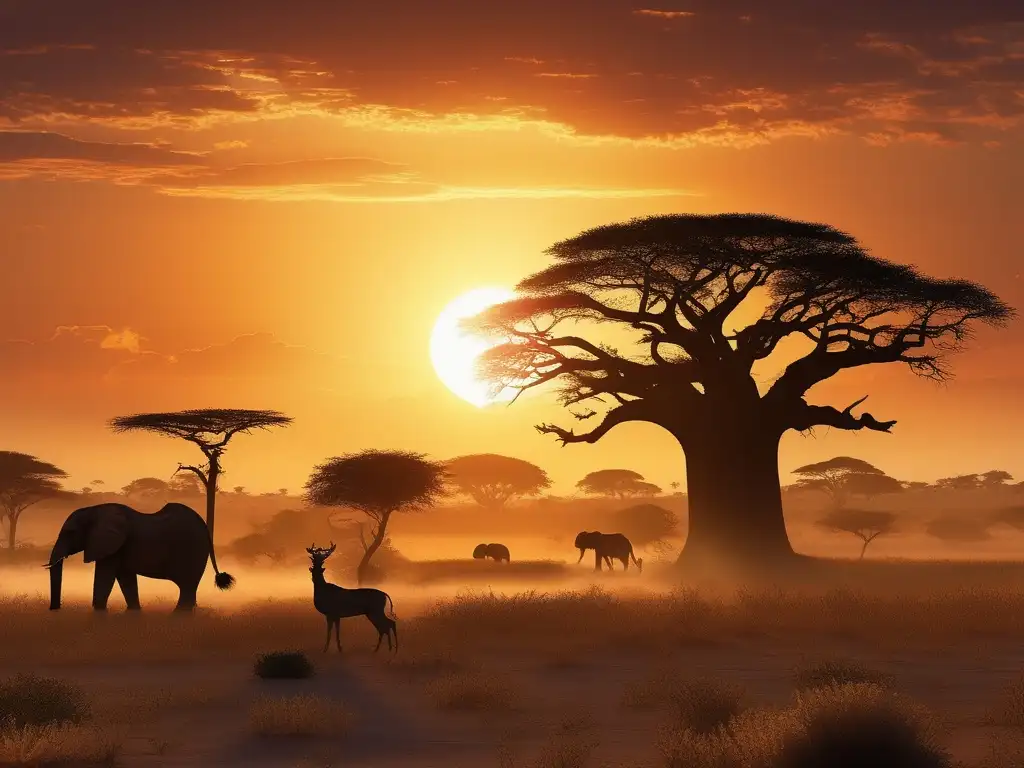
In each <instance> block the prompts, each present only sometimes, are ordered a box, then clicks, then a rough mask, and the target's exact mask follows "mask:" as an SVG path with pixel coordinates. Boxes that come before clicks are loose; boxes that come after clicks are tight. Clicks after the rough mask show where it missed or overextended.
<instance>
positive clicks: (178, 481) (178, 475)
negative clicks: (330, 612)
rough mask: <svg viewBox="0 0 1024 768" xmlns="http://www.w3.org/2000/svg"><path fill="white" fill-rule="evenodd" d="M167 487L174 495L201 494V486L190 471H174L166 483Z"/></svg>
mask: <svg viewBox="0 0 1024 768" xmlns="http://www.w3.org/2000/svg"><path fill="white" fill-rule="evenodd" d="M167 489H168V491H169V492H170V493H172V494H174V495H175V496H202V495H203V490H204V489H203V486H202V484H201V483H200V482H199V478H198V477H196V476H195V475H193V474H192V473H188V474H185V473H182V472H175V474H174V476H173V477H171V479H170V481H169V482H168V483H167Z"/></svg>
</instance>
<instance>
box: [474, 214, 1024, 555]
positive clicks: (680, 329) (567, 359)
mask: <svg viewBox="0 0 1024 768" xmlns="http://www.w3.org/2000/svg"><path fill="white" fill-rule="evenodd" d="M547 253H548V255H550V256H552V257H553V258H554V261H555V263H554V264H553V265H551V266H549V267H548V268H546V269H544V270H542V271H540V272H538V273H536V274H534V275H532V276H530V277H527V278H526V279H524V280H523V281H522V282H520V283H519V285H518V286H517V289H516V290H517V293H518V297H517V298H515V299H513V300H511V301H508V302H505V303H503V304H499V305H496V306H494V307H492V308H490V309H488V310H486V311H485V312H484V313H482V314H481V315H479V316H477V317H476V318H472V319H469V320H467V321H466V324H467V325H468V326H469V327H472V328H474V329H475V330H477V331H478V332H485V333H489V334H491V335H494V336H497V337H499V338H502V339H503V342H502V343H500V344H498V345H497V346H496V347H494V348H492V349H491V350H489V351H488V352H486V353H485V354H483V355H482V356H481V360H480V370H481V374H482V375H484V376H486V377H487V378H488V379H489V380H490V381H491V382H492V383H493V384H494V387H495V389H500V388H502V387H512V388H514V389H518V390H520V392H521V391H523V390H526V389H530V388H534V387H538V386H542V385H544V384H546V383H548V382H551V381H554V380H555V379H559V380H560V382H561V383H562V388H561V402H562V403H563V404H564V405H566V406H567V407H570V408H571V407H572V406H574V405H578V404H582V403H588V404H589V406H588V410H586V411H585V412H583V413H576V414H574V415H575V416H576V417H577V418H578V419H582V420H587V419H590V418H594V417H600V421H599V422H598V423H597V425H596V426H595V427H594V428H593V429H591V430H590V431H586V432H583V433H580V434H577V433H575V432H573V431H571V430H568V429H564V428H562V427H558V426H553V425H548V424H543V425H540V426H538V429H539V430H540V431H541V432H542V433H549V434H553V435H555V436H556V437H557V438H558V439H559V440H561V441H562V443H563V444H567V443H595V442H597V441H598V440H600V439H601V438H602V437H604V435H606V434H608V432H609V431H610V430H612V429H613V428H614V427H615V426H617V425H619V424H623V423H626V422H631V421H637V422H650V423H653V424H657V425H659V426H661V427H663V428H665V429H666V430H668V431H669V432H670V433H671V434H672V435H673V436H674V437H675V438H676V439H677V440H678V442H679V444H680V445H681V446H682V448H683V451H684V453H685V457H686V477H687V493H688V497H689V535H688V537H687V540H686V544H685V546H684V548H683V551H682V553H681V555H680V563H684V564H685V563H687V562H691V563H696V562H699V561H700V562H707V561H708V560H710V564H720V563H721V562H722V560H723V559H724V560H732V561H733V563H734V564H736V565H765V564H770V562H774V563H778V562H780V561H782V562H785V561H787V560H792V559H793V551H792V548H791V546H790V542H789V538H788V536H787V533H786V525H785V520H784V517H783V512H782V500H781V491H780V485H779V470H778V448H779V441H780V439H781V437H782V435H783V434H784V433H785V432H787V431H788V430H791V429H793V430H798V431H809V430H812V429H813V428H814V427H817V426H825V427H834V428H837V429H845V430H862V429H869V430H876V431H879V432H888V431H889V430H890V429H892V427H893V425H894V424H895V423H896V422H895V421H894V420H890V421H880V420H878V419H876V418H875V417H873V416H872V415H871V414H869V413H863V414H861V415H859V416H857V415H854V413H853V410H854V408H855V407H856V406H858V405H860V403H862V402H863V400H864V398H861V399H860V400H858V401H857V402H855V403H853V404H851V405H848V406H846V407H845V408H836V407H833V406H831V405H819V404H812V403H811V402H808V400H807V394H808V391H809V390H810V389H811V388H812V387H813V386H814V385H815V384H818V383H820V382H822V381H825V380H827V379H829V378H830V377H831V376H833V375H835V374H836V373H838V372H839V371H842V370H844V369H847V368H855V367H858V366H862V365H873V364H878V363H902V364H904V365H906V366H909V367H910V369H911V370H912V371H914V372H915V373H917V374H919V375H922V376H926V377H930V378H934V379H943V378H945V377H946V376H947V370H946V368H945V367H944V364H943V358H944V353H946V352H948V351H950V350H951V349H953V348H955V347H958V346H960V344H961V343H962V342H963V341H964V340H965V339H966V338H967V336H968V334H969V331H970V328H971V326H972V324H974V323H987V324H990V325H996V326H998V325H1002V324H1004V323H1005V322H1006V321H1007V320H1009V319H1010V318H1011V316H1012V315H1013V310H1012V309H1011V308H1010V307H1009V306H1007V305H1006V304H1004V303H1003V302H1002V301H1000V299H999V298H997V297H996V296H995V295H993V294H992V293H991V292H989V291H988V290H986V289H985V288H984V287H982V286H980V285H977V284H975V283H971V282H968V281H965V280H943V279H935V278H930V277H927V276H925V275H922V274H921V273H920V272H918V270H917V269H916V268H914V267H912V266H907V265H901V264H895V263H891V262H888V261H885V260H882V259H879V258H876V257H873V256H871V255H869V254H868V253H867V252H866V251H865V250H864V249H863V248H862V247H861V246H860V245H859V244H858V243H857V241H856V240H855V239H854V238H853V237H851V236H850V235H848V234H845V233H843V232H840V231H838V230H836V229H834V228H832V227H830V226H827V225H824V224H814V223H806V222H800V221H791V220H788V219H783V218H779V217H776V216H769V215H760V214H722V215H670V216H652V217H648V218H640V219H633V220H631V221H628V222H625V223H619V224H611V225H607V226H601V227H596V228H594V229H590V230H587V231H585V232H583V233H582V234H580V235H577V236H576V237H573V238H570V239H568V240H563V241H562V242H559V243H556V244H555V245H553V246H551V247H550V248H549V249H548V250H547ZM743 305H745V306H743ZM737 310H739V311H737ZM737 318H750V320H749V321H748V322H746V324H740V323H739V320H738V319H737ZM595 325H597V326H613V327H616V331H617V334H620V335H621V334H623V332H627V333H631V334H632V342H635V345H633V346H632V348H631V349H627V350H625V351H620V350H619V349H617V348H615V347H613V346H610V345H608V344H607V343H602V338H601V335H600V327H595ZM735 325H740V327H738V328H737V327H734V326H735ZM566 326H569V327H566ZM794 337H795V338H797V339H801V340H802V341H803V344H804V346H805V347H806V350H805V353H804V354H803V355H802V356H801V357H799V358H798V359H796V360H793V361H792V362H790V363H789V364H788V365H787V366H785V368H784V369H783V370H782V371H781V373H780V374H779V375H778V377H777V378H775V379H774V381H773V382H771V383H770V386H766V387H765V388H764V391H762V390H761V389H760V388H759V387H758V383H757V380H756V379H755V378H754V375H753V373H752V369H753V368H754V366H755V364H757V363H758V362H759V361H763V360H765V358H767V357H768V356H769V355H771V354H772V352H773V351H775V350H776V349H777V348H778V346H779V344H780V343H781V342H782V341H783V340H784V339H785V340H788V339H791V338H794ZM787 346H788V345H787ZM769 362H770V361H769ZM780 367H781V366H780ZM598 410H600V411H602V413H600V414H599V413H598ZM766 561H770V562H766Z"/></svg>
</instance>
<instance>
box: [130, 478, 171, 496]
mask: <svg viewBox="0 0 1024 768" xmlns="http://www.w3.org/2000/svg"><path fill="white" fill-rule="evenodd" d="M169 492H170V486H169V485H168V484H167V482H166V481H164V480H161V479H160V478H159V477H140V478H138V479H137V480H132V481H131V482H130V483H128V485H126V486H124V487H123V488H122V489H121V493H123V494H124V495H125V496H134V497H137V498H143V499H148V498H153V497H155V496H167V494H168V493H169Z"/></svg>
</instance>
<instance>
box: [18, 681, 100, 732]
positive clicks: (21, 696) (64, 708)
mask: <svg viewBox="0 0 1024 768" xmlns="http://www.w3.org/2000/svg"><path fill="white" fill-rule="evenodd" d="M88 716H89V705H88V700H87V699H86V696H85V693H84V692H83V691H82V690H81V689H80V688H78V687H77V686H74V685H72V684H71V683H68V682H65V681H64V680H58V679H57V678H53V677H42V676H39V675H33V674H18V675H15V676H14V677H9V678H7V679H6V680H2V681H0V722H3V723H9V724H12V725H13V726H14V727H22V726H27V725H58V724H62V723H81V722H82V721H83V720H85V719H86V718H87V717H88Z"/></svg>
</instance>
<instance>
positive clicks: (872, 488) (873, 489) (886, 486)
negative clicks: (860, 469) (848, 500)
mask: <svg viewBox="0 0 1024 768" xmlns="http://www.w3.org/2000/svg"><path fill="white" fill-rule="evenodd" d="M843 490H844V491H845V492H846V493H847V494H849V495H850V496H864V497H866V498H874V497H875V496H882V495H885V494H890V493H900V492H902V491H903V490H904V489H903V483H901V482H900V481H899V480H897V479H896V478H894V477H889V476H888V475H868V474H859V473H854V474H851V475H849V476H847V478H846V482H844V483H843Z"/></svg>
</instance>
